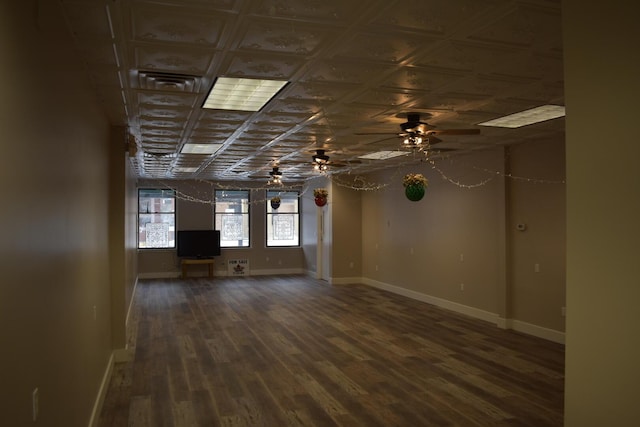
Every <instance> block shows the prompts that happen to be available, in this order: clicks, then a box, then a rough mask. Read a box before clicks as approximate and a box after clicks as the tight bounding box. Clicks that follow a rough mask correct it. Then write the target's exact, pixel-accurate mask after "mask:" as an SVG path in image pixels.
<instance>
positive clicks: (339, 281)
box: [329, 277, 364, 285]
mask: <svg viewBox="0 0 640 427" xmlns="http://www.w3.org/2000/svg"><path fill="white" fill-rule="evenodd" d="M363 281H364V279H363V278H362V277H332V278H331V279H329V284H331V285H350V284H352V283H363Z"/></svg>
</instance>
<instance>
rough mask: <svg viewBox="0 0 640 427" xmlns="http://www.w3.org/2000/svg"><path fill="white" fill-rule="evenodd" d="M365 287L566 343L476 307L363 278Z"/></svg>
mask: <svg viewBox="0 0 640 427" xmlns="http://www.w3.org/2000/svg"><path fill="white" fill-rule="evenodd" d="M361 283H364V284H365V285H368V286H371V287H374V288H378V289H382V290H385V291H389V292H393V293H394V294H398V295H402V296H405V297H407V298H411V299H415V300H418V301H422V302H426V303H428V304H433V305H435V306H437V307H441V308H444V309H447V310H451V311H454V312H456V313H461V314H464V315H467V316H470V317H474V318H476V319H480V320H484V321H487V322H490V323H493V324H495V325H496V326H498V327H500V328H503V329H513V330H514V331H518V332H522V333H525V334H527V335H532V336H534V337H538V338H542V339H546V340H548V341H553V342H557V343H560V344H564V343H565V333H564V332H561V331H556V330H553V329H549V328H545V327H542V326H537V325H534V324H531V323H527V322H523V321H520V320H515V319H505V318H502V317H499V316H498V315H497V314H496V313H491V312H488V311H485V310H480V309H478V308H475V307H470V306H466V305H463V304H459V303H457V302H453V301H448V300H445V299H442V298H437V297H434V296H431V295H427V294H423V293H421V292H416V291H412V290H410V289H405V288H401V287H399V286H395V285H390V284H388V283H384V282H379V281H377V280H373V279H368V278H363V279H362V282H361Z"/></svg>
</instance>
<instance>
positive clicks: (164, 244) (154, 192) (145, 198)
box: [138, 189, 176, 249]
mask: <svg viewBox="0 0 640 427" xmlns="http://www.w3.org/2000/svg"><path fill="white" fill-rule="evenodd" d="M175 247H176V194H175V191H173V190H165V189H138V248H140V249H151V248H175Z"/></svg>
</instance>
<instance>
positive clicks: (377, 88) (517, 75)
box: [61, 0, 564, 179]
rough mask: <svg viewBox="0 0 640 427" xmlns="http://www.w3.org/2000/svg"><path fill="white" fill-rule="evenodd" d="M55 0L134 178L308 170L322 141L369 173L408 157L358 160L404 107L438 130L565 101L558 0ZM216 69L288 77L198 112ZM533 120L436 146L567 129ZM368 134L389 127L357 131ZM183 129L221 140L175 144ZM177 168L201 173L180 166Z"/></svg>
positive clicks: (187, 134)
mask: <svg viewBox="0 0 640 427" xmlns="http://www.w3.org/2000/svg"><path fill="white" fill-rule="evenodd" d="M61 4H62V5H63V9H64V13H65V19H66V22H67V24H68V25H69V27H70V31H71V34H72V35H73V41H74V47H75V49H76V50H77V51H78V53H79V54H80V55H82V57H83V61H84V63H85V64H87V71H88V74H89V78H90V81H91V82H92V83H93V85H94V86H95V88H96V93H97V95H98V98H99V99H100V100H101V102H102V103H103V105H104V108H105V111H106V114H107V116H108V117H109V120H110V121H111V122H112V123H113V124H119V125H124V126H126V127H127V128H128V129H129V131H130V132H131V133H132V134H133V135H134V136H135V138H136V141H137V143H138V148H139V150H138V153H137V154H136V157H132V158H131V162H132V166H133V167H134V168H135V170H136V172H137V173H138V175H139V176H140V177H161V178H162V179H172V178H178V177H179V178H181V179H182V178H188V177H193V178H199V179H237V178H241V179H245V178H246V179H250V178H248V177H249V176H251V174H253V173H254V172H255V171H256V170H259V171H266V172H267V173H268V171H269V170H270V168H271V167H273V162H274V161H282V168H283V169H282V171H283V173H284V174H285V176H286V174H287V172H290V173H291V174H296V175H299V176H301V177H306V178H311V177H314V176H316V175H315V172H313V171H312V170H311V165H310V161H311V157H310V156H311V152H312V150H313V149H315V148H319V147H323V148H325V149H328V150H330V156H331V159H332V160H334V161H340V162H343V163H344V164H345V165H346V166H344V167H342V168H341V169H342V172H343V173H348V172H350V171H358V173H364V172H366V171H372V170H378V169H381V168H385V167H391V166H393V165H394V164H397V162H406V161H408V160H410V159H411V158H409V157H407V158H400V159H396V160H393V161H391V160H389V161H376V160H370V161H362V160H361V159H357V156H358V155H361V154H364V153H370V152H372V151H376V150H383V149H386V150H395V149H397V147H398V144H399V138H397V135H396V134H397V132H399V130H400V127H399V126H400V124H401V123H403V122H404V121H406V113H407V112H412V111H413V112H418V113H420V114H422V118H423V120H426V121H428V122H429V123H430V124H433V125H436V126H438V127H439V128H445V129H446V128H456V127H458V128H470V127H473V126H475V125H476V124H477V123H479V122H481V121H485V120H488V119H492V118H496V117H498V116H499V115H502V114H503V113H504V114H506V113H513V112H516V111H520V110H523V109H527V108H531V107H534V106H537V105H540V104H542V103H550V102H554V103H559V104H561V103H562V102H563V99H564V97H563V69H562V68H563V67H562V56H563V52H562V33H561V13H560V12H561V8H560V5H561V4H560V1H559V0H525V1H521V0H449V1H446V2H444V1H440V0H371V1H368V2H355V1H344V0H286V1H282V0H247V1H233V0H162V1H155V0H149V1H143V0H119V1H117V2H114V1H111V0H91V1H86V0H61ZM219 76H228V77H233V76H235V77H248V78H271V79H280V80H287V81H288V82H290V83H289V84H288V85H287V86H286V87H285V88H284V89H283V90H282V91H281V92H280V93H279V94H278V95H277V96H276V98H275V99H273V100H272V101H271V102H269V103H268V104H267V105H266V106H265V107H263V108H262V110H261V111H258V112H239V111H221V110H203V109H202V108H201V105H202V104H203V102H204V99H205V97H206V95H207V92H208V91H209V90H210V88H211V86H212V84H213V82H214V81H215V79H216V78H217V77H219ZM528 128H529V129H526V130H522V129H521V130H511V131H504V130H496V129H484V128H483V129H482V130H481V134H480V135H477V136H459V137H457V136H456V137H454V136H449V137H446V138H445V137H444V136H443V138H442V139H443V142H442V143H441V144H443V145H442V146H455V147H456V148H460V150H458V151H456V152H454V154H452V155H461V154H464V152H466V151H470V150H474V149H483V148H486V146H487V145H489V144H491V145H494V144H498V145H502V144H507V145H508V144H512V143H521V142H522V141H527V140H531V139H533V138H556V139H562V138H563V131H564V120H563V119H558V120H555V121H554V122H552V123H548V124H545V125H541V126H533V127H528ZM366 132H379V133H384V134H385V135H389V137H386V138H385V135H357V134H358V133H366ZM187 142H196V143H218V144H223V147H222V148H221V149H220V151H218V152H217V153H215V154H214V155H212V156H204V155H186V154H185V155H183V154H180V153H179V151H180V149H181V148H182V146H183V145H184V144H185V143H187ZM150 153H152V154H150ZM145 154H146V155H145ZM355 160H357V162H355ZM418 160H419V159H418ZM394 162H396V163H394ZM179 167H189V168H195V167H197V168H198V172H196V173H193V174H189V173H185V172H173V171H174V170H176V168H179ZM337 169H338V168H333V169H332V170H330V173H333V172H334V171H335V170H337Z"/></svg>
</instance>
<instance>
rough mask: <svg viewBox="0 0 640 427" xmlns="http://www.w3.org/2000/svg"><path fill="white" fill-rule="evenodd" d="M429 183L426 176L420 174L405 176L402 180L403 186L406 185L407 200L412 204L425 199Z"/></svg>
mask: <svg viewBox="0 0 640 427" xmlns="http://www.w3.org/2000/svg"><path fill="white" fill-rule="evenodd" d="M428 183H429V181H428V180H427V178H425V177H424V175H422V174H420V173H410V174H407V175H405V176H404V178H403V179H402V185H404V194H405V196H407V199H409V200H411V201H412V202H417V201H418V200H421V199H422V198H423V197H424V192H425V190H426V188H427V185H428Z"/></svg>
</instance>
